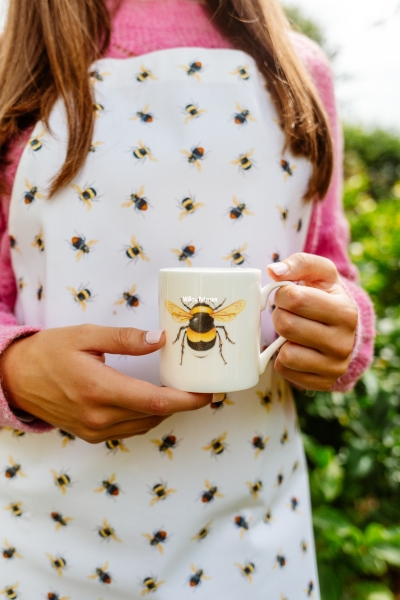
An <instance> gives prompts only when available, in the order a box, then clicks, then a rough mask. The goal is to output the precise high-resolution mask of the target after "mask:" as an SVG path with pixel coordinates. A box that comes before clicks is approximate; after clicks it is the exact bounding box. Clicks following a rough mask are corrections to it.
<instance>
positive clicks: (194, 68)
mask: <svg viewBox="0 0 400 600" xmlns="http://www.w3.org/2000/svg"><path fill="white" fill-rule="evenodd" d="M179 68H180V69H184V70H185V71H186V74H187V75H188V76H189V77H193V78H194V79H195V80H196V81H199V82H200V81H201V77H200V75H199V73H201V71H202V69H203V65H202V64H201V62H199V61H196V62H192V63H191V64H190V65H179Z"/></svg>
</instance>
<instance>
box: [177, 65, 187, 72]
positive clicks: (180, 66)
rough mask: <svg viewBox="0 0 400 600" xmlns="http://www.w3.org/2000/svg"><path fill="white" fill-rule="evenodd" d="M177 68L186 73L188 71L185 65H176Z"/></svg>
mask: <svg viewBox="0 0 400 600" xmlns="http://www.w3.org/2000/svg"><path fill="white" fill-rule="evenodd" d="M178 67H179V68H180V69H185V71H188V70H189V69H188V66H187V65H178Z"/></svg>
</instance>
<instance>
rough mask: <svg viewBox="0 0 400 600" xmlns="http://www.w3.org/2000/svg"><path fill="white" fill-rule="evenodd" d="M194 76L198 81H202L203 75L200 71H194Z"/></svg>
mask: <svg viewBox="0 0 400 600" xmlns="http://www.w3.org/2000/svg"><path fill="white" fill-rule="evenodd" d="M194 78H195V80H196V81H199V82H200V81H201V77H200V75H199V74H198V73H194Z"/></svg>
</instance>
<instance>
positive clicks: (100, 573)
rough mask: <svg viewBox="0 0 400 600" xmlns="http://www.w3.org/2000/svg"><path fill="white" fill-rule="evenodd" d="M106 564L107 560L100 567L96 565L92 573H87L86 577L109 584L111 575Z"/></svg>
mask: <svg viewBox="0 0 400 600" xmlns="http://www.w3.org/2000/svg"><path fill="white" fill-rule="evenodd" d="M108 565H109V563H108V561H107V562H106V563H105V564H104V565H103V566H102V567H97V568H96V569H95V572H94V573H92V574H91V575H88V579H98V580H99V583H104V584H105V585H110V584H111V583H112V577H111V575H110V573H109V572H108Z"/></svg>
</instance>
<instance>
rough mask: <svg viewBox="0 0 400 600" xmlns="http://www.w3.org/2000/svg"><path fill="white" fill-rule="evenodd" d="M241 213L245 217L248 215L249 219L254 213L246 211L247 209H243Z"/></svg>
mask: <svg viewBox="0 0 400 600" xmlns="http://www.w3.org/2000/svg"><path fill="white" fill-rule="evenodd" d="M243 212H244V214H245V215H248V216H249V217H250V216H251V215H254V213H253V212H251V210H247V208H244V209H243Z"/></svg>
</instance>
